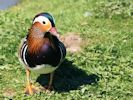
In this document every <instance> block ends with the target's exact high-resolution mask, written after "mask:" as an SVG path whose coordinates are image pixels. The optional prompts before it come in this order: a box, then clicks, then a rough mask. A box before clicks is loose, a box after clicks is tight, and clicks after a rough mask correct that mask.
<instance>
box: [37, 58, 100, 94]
mask: <svg viewBox="0 0 133 100" xmlns="http://www.w3.org/2000/svg"><path fill="white" fill-rule="evenodd" d="M98 80H99V77H98V76H97V75H95V74H90V75H88V74H87V73H86V72H85V71H83V70H82V69H79V68H78V67H76V66H75V65H73V62H72V61H68V60H65V61H64V62H63V63H62V64H61V66H60V67H59V68H58V69H57V70H56V71H55V74H54V79H53V86H54V90H55V91H57V92H69V91H70V90H76V89H78V88H79V87H80V86H82V85H87V84H92V83H97V82H98ZM36 81H37V82H38V83H39V84H40V85H41V86H46V85H47V84H48V81H49V74H48V75H44V74H41V75H40V76H39V77H38V78H37V80H36Z"/></svg>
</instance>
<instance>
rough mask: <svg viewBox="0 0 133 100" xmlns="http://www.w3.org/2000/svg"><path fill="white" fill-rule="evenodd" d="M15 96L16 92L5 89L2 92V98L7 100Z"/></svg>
mask: <svg viewBox="0 0 133 100" xmlns="http://www.w3.org/2000/svg"><path fill="white" fill-rule="evenodd" d="M15 95H16V91H15V90H13V89H9V88H8V89H5V90H4V91H3V96H4V97H8V98H12V97H14V96H15Z"/></svg>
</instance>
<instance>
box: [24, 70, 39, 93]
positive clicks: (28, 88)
mask: <svg viewBox="0 0 133 100" xmlns="http://www.w3.org/2000/svg"><path fill="white" fill-rule="evenodd" d="M26 77H27V86H26V89H25V94H28V95H32V94H34V93H36V92H37V89H36V88H35V87H34V86H33V85H32V83H31V82H30V71H29V69H26Z"/></svg>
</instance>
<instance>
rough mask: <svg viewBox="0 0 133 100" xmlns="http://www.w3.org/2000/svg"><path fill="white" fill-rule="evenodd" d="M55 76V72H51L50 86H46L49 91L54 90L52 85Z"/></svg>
mask: <svg viewBox="0 0 133 100" xmlns="http://www.w3.org/2000/svg"><path fill="white" fill-rule="evenodd" d="M53 77H54V72H52V73H50V80H49V83H48V86H46V89H47V90H49V91H50V90H53V86H52V83H53Z"/></svg>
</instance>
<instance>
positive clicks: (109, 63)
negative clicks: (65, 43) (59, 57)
mask: <svg viewBox="0 0 133 100" xmlns="http://www.w3.org/2000/svg"><path fill="white" fill-rule="evenodd" d="M117 1H118V4H120V5H121V3H119V2H123V1H122V0H116V1H115V2H114V3H113V4H112V1H111V0H99V1H98V0H67V1H63V0H49V1H47V0H34V1H33V0H22V2H21V3H20V4H18V5H17V6H15V7H12V8H9V9H7V10H4V11H0V100H3V99H5V100H8V99H9V98H13V100H20V99H24V100H26V99H29V100H31V99H32V100H44V99H46V100H47V99H50V100H51V99H52V100H58V99H61V100H65V99H67V100H71V99H72V100H79V99H83V100H87V99H89V100H96V99H99V100H115V99H116V100H118V99H119V100H126V99H127V100H131V99H132V98H133V16H132V14H133V12H131V10H130V9H133V6H132V5H133V2H131V1H132V0H126V1H127V2H128V4H130V7H129V6H122V9H123V10H122V11H121V8H118V9H117V10H114V7H116V6H115V5H117ZM122 4H123V3H122ZM108 5H109V6H108ZM110 5H112V6H111V7H110ZM120 7H121V6H120ZM128 7H129V9H128ZM106 8H107V10H109V13H108V11H105V9H106ZM109 8H111V9H113V12H111V10H110V9H109ZM119 9H120V11H119ZM123 11H125V12H123ZM40 12H50V13H52V14H53V16H54V17H55V20H56V27H57V29H58V31H59V32H61V34H62V35H63V34H65V33H67V32H77V33H80V36H81V37H82V38H83V39H84V40H87V42H88V43H87V45H85V46H84V48H83V49H82V51H81V52H79V53H75V54H70V53H68V54H67V57H66V59H67V60H66V61H65V62H64V63H63V64H62V66H61V67H60V68H59V69H58V70H56V73H55V80H54V87H55V90H54V91H52V92H51V93H45V92H41V93H38V94H35V95H33V96H25V95H24V93H23V90H24V87H25V81H26V78H25V77H26V75H25V70H24V68H23V66H22V65H21V64H20V62H19V61H18V58H17V50H18V47H19V43H20V40H21V39H22V38H23V37H24V36H25V35H26V34H27V30H28V28H29V27H30V25H31V22H32V18H33V17H34V16H35V15H36V14H37V13H40ZM88 12H89V13H91V16H87V15H88ZM117 12H118V13H120V14H117ZM127 12H128V15H126V14H127ZM106 15H108V16H106ZM109 15H111V17H110V16H109ZM83 45H84V44H83ZM43 78H44V79H43ZM42 79H43V80H42ZM47 79H48V76H47V75H45V77H44V76H43V75H41V76H39V75H37V74H34V73H32V80H33V82H35V81H36V80H37V81H39V82H35V84H36V85H39V83H40V84H41V85H44V84H47ZM9 92H11V93H9Z"/></svg>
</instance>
